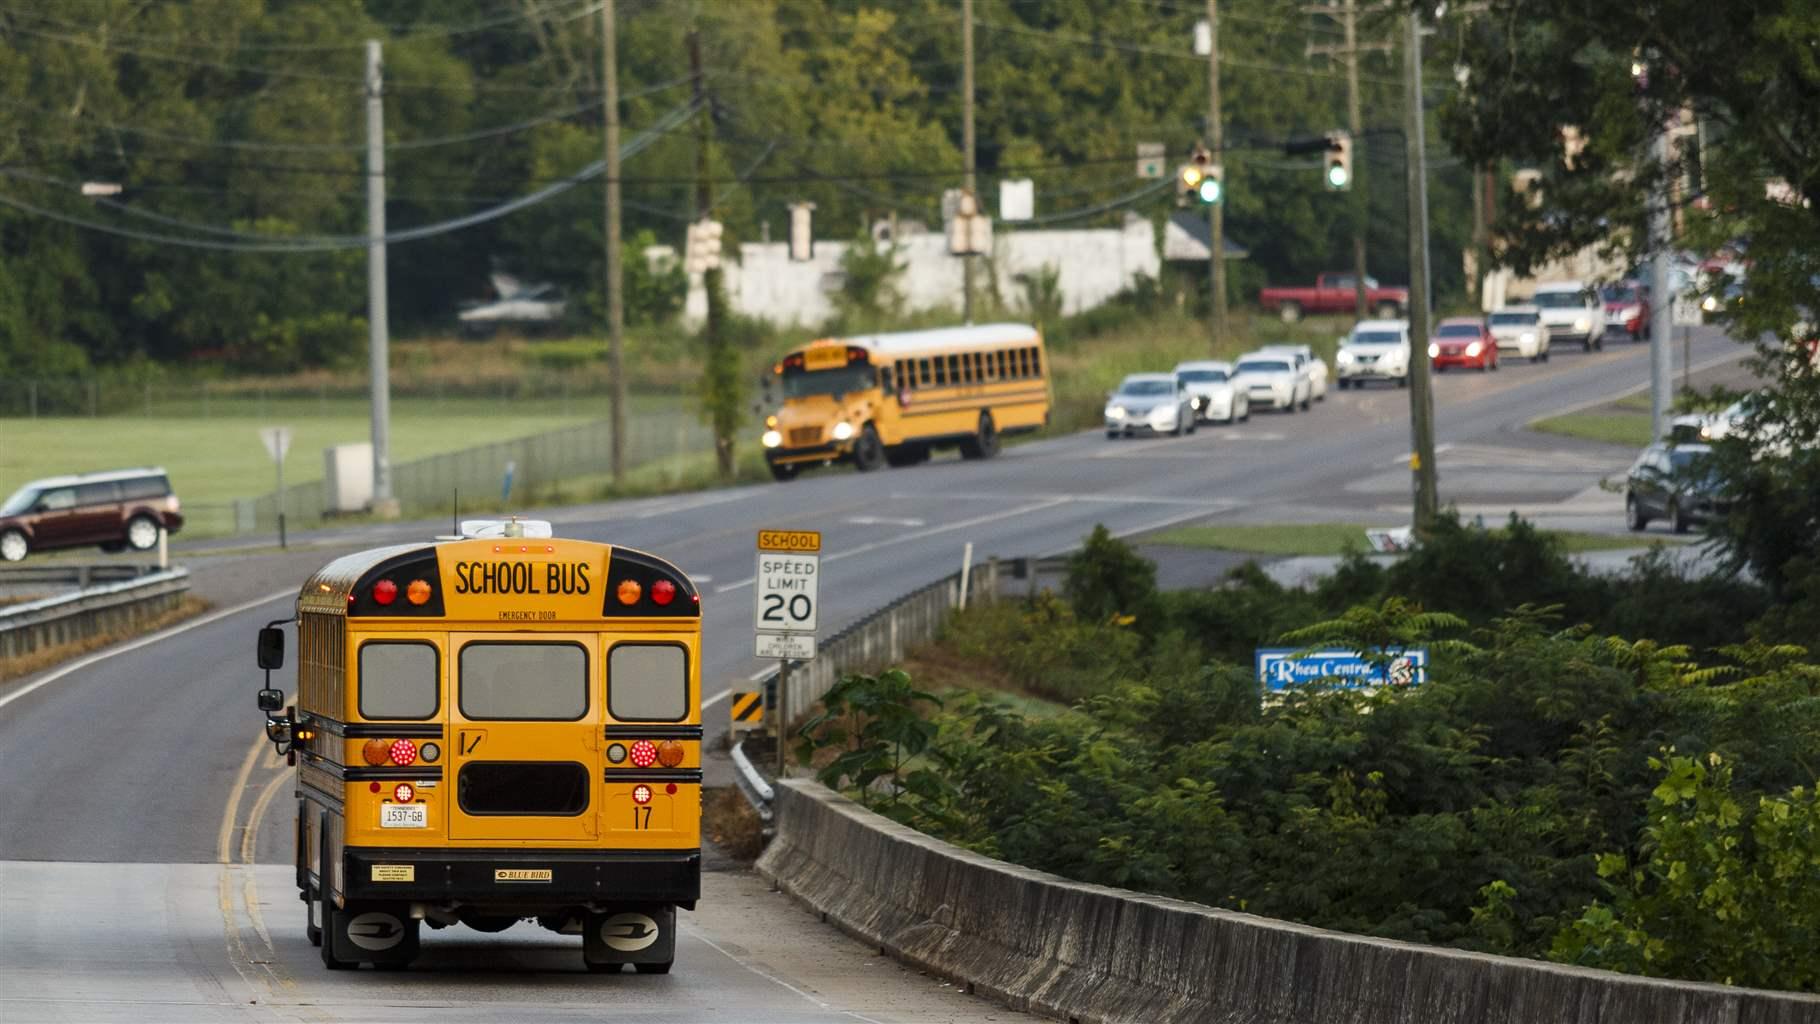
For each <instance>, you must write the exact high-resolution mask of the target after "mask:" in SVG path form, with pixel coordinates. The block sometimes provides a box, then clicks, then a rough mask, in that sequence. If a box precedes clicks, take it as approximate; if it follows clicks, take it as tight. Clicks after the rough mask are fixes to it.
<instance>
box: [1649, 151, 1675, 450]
mask: <svg viewBox="0 0 1820 1024" xmlns="http://www.w3.org/2000/svg"><path fill="white" fill-rule="evenodd" d="M1654 128H1655V131H1656V139H1655V144H1654V148H1655V156H1656V166H1658V167H1660V168H1662V171H1663V176H1664V177H1663V181H1662V187H1661V188H1660V189H1658V190H1657V192H1656V194H1655V195H1654V196H1653V197H1652V198H1651V202H1650V209H1649V241H1650V245H1651V246H1652V247H1653V248H1654V249H1655V256H1654V257H1653V258H1652V259H1651V260H1650V263H1649V294H1650V316H1649V430H1650V434H1649V436H1650V437H1652V438H1657V439H1660V438H1662V437H1664V436H1666V435H1667V434H1668V406H1669V399H1670V398H1671V397H1672V396H1673V395H1674V393H1675V391H1674V388H1675V374H1674V364H1673V355H1672V353H1671V351H1670V349H1669V343H1670V339H1671V337H1672V335H1673V334H1674V329H1675V328H1674V322H1675V321H1674V313H1673V310H1674V305H1675V303H1674V295H1673V290H1672V288H1671V287H1670V285H1669V274H1668V260H1669V249H1670V248H1672V237H1671V233H1670V230H1669V220H1670V215H1669V212H1668V196H1669V191H1668V189H1669V185H1668V180H1667V172H1668V167H1669V162H1670V161H1669V138H1668V131H1667V129H1666V128H1665V126H1663V125H1660V124H1657V125H1655V126H1654Z"/></svg>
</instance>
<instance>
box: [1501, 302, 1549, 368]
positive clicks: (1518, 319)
mask: <svg viewBox="0 0 1820 1024" xmlns="http://www.w3.org/2000/svg"><path fill="white" fill-rule="evenodd" d="M1487 319H1488V320H1489V322H1490V324H1491V336H1492V338H1494V339H1496V341H1497V343H1498V354H1499V355H1503V354H1505V353H1507V352H1508V353H1511V354H1513V355H1515V356H1517V357H1518V358H1520V359H1527V360H1529V361H1530V362H1532V363H1546V362H1548V328H1546V327H1543V326H1542V311H1541V310H1539V309H1537V308H1536V307H1534V306H1505V307H1504V308H1503V309H1497V310H1493V311H1492V314H1491V316H1490V317H1488V318H1487Z"/></svg>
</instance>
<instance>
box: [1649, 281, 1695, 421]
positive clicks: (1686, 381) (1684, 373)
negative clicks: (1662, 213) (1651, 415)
mask: <svg viewBox="0 0 1820 1024" xmlns="http://www.w3.org/2000/svg"><path fill="white" fill-rule="evenodd" d="M1652 269H1653V268H1652ZM1650 313H1651V314H1652V317H1653V314H1654V313H1655V307H1654V306H1651V307H1650ZM1654 330H1655V329H1654V328H1653V327H1652V328H1651V332H1652V333H1653V332H1654ZM1693 372H1694V332H1693V329H1692V328H1690V327H1687V326H1683V327H1682V328H1681V393H1682V394H1686V393H1688V392H1689V391H1692V390H1693V387H1694V382H1693Z"/></svg>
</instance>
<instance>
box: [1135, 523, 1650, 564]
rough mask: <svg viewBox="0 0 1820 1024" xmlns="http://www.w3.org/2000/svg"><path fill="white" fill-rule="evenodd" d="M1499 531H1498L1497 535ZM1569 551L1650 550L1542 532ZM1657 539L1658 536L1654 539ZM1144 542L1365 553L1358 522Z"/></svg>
mask: <svg viewBox="0 0 1820 1024" xmlns="http://www.w3.org/2000/svg"><path fill="white" fill-rule="evenodd" d="M1493 532H1496V531H1493ZM1544 532H1546V533H1549V534H1550V535H1552V536H1553V537H1554V538H1555V539H1556V540H1559V541H1560V542H1561V546H1562V547H1563V548H1564V549H1565V550H1567V551H1569V552H1576V551H1613V550H1622V549H1625V548H1635V547H1643V546H1646V545H1645V542H1644V541H1642V540H1640V539H1638V538H1636V537H1631V536H1626V535H1624V534H1616V533H1578V532H1573V531H1553V530H1549V531H1544ZM1654 539H1657V540H1659V539H1660V538H1654ZM1143 541H1144V543H1146V544H1173V545H1175V546H1177V547H1187V548H1219V549H1222V550H1226V551H1247V552H1252V553H1255V554H1260V555H1282V556H1285V557H1288V556H1292V555H1339V554H1344V553H1345V552H1346V550H1347V549H1348V548H1349V547H1350V548H1352V549H1354V550H1359V551H1363V550H1365V526H1364V525H1363V524H1359V523H1282V524H1261V525H1244V524H1233V525H1221V526H1181V527H1177V528H1175V529H1173V530H1168V531H1165V532H1163V533H1158V534H1153V535H1151V536H1149V537H1145V538H1143Z"/></svg>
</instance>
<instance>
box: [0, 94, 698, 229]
mask: <svg viewBox="0 0 1820 1024" xmlns="http://www.w3.org/2000/svg"><path fill="white" fill-rule="evenodd" d="M697 109H699V108H698V106H697V105H696V104H694V103H689V104H685V105H684V106H681V107H678V108H676V109H675V110H673V111H671V112H670V113H669V114H668V115H666V116H665V117H664V118H663V119H662V120H661V121H660V122H659V123H658V124H657V125H653V126H652V127H651V128H650V129H647V130H646V131H645V132H643V133H641V134H640V135H639V136H638V137H637V138H635V139H633V140H632V141H631V142H628V143H626V144H625V146H624V147H622V151H621V158H622V159H624V158H626V157H631V156H635V155H637V154H638V153H640V152H642V151H643V150H644V149H645V148H647V147H648V146H650V145H651V143H652V142H654V141H655V140H656V139H657V137H658V136H659V135H661V134H662V133H663V132H665V131H668V130H670V129H671V128H674V127H676V126H677V125H679V124H682V123H684V122H686V121H687V120H688V119H689V118H690V117H691V116H693V115H694V114H695V112H696V110H697ZM605 167H606V160H605V159H604V158H603V159H601V160H596V161H594V162H593V163H591V164H589V165H588V166H586V167H584V168H582V169H581V170H579V171H576V172H575V173H574V174H571V175H569V176H568V177H566V178H563V179H561V180H559V181H557V182H556V183H554V184H552V185H547V186H545V187H544V188H541V189H538V190H537V191H535V192H532V193H529V194H528V195H524V196H520V197H519V198H517V199H514V200H512V201H510V202H506V203H501V204H499V205H498V206H494V207H490V208H488V209H485V210H480V211H478V212H475V213H470V214H467V215H465V216H462V217H455V218H452V219H449V220H443V221H437V222H435V223H432V224H424V225H420V226H418V227H414V228H406V229H404V230H402V231H389V232H387V233H386V234H385V235H384V236H383V238H381V239H379V240H380V241H384V242H385V243H386V244H388V245H389V244H394V243H398V242H413V241H417V240H418V239H422V238H430V237H434V236H436V235H444V234H448V233H450V232H454V231H460V230H462V229H464V228H470V227H473V226H475V225H477V224H484V223H486V222H488V221H493V220H498V219H499V218H501V217H504V216H506V215H508V214H511V213H515V212H517V211H519V210H522V209H525V208H526V207H530V206H535V205H537V204H538V203H541V202H544V201H545V200H547V199H550V198H552V197H554V196H557V195H560V194H562V193H563V192H566V191H568V190H569V189H571V188H574V187H575V186H577V185H579V184H581V183H582V182H585V181H588V180H589V179H592V178H596V177H599V176H600V174H601V172H602V171H603V170H604V169H605ZM0 205H4V206H10V207H13V208H14V209H17V210H22V211H24V212H26V213H31V214H35V215H37V216H40V217H44V218H47V219H49V220H53V221H57V222H59V223H63V224H69V225H72V226H74V227H81V228H87V229H89V230H92V231H100V232H102V233H104V234H110V235H117V236H120V237H123V238H131V239H134V240H137V241H142V242H155V243H158V244H161V245H176V246H182V247H185V248H191V249H212V250H216V251H224V252H268V253H274V252H331V251H335V250H340V249H360V248H365V247H366V246H368V245H369V244H371V243H372V242H373V241H375V240H374V239H371V238H368V237H367V236H365V235H299V236H295V237H292V238H288V239H284V240H278V239H274V238H273V237H272V236H271V235H262V234H259V233H256V232H242V231H238V230H236V229H231V228H223V227H220V226H219V225H205V224H197V223H194V222H190V221H181V220H178V219H176V218H167V217H164V216H163V215H161V214H151V213H150V211H139V210H132V211H130V212H133V213H136V214H139V215H142V216H150V217H153V218H154V219H157V220H159V221H161V222H172V221H175V222H176V223H177V224H178V225H180V226H182V227H184V228H185V229H187V230H191V231H202V232H207V233H211V234H218V235H230V236H231V237H233V238H234V239H235V240H234V241H214V240H211V239H201V238H184V237H181V236H176V235H164V234H159V233H156V232H150V231H137V230H134V229H132V228H122V227H119V226H116V225H110V224H103V223H101V222H99V221H93V220H88V219H86V218H82V217H73V216H70V215H68V214H64V213H59V212H57V211H55V210H51V209H47V208H45V207H42V206H38V205H36V204H33V203H28V202H26V201H25V200H22V199H19V198H17V197H14V196H6V195H0Z"/></svg>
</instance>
